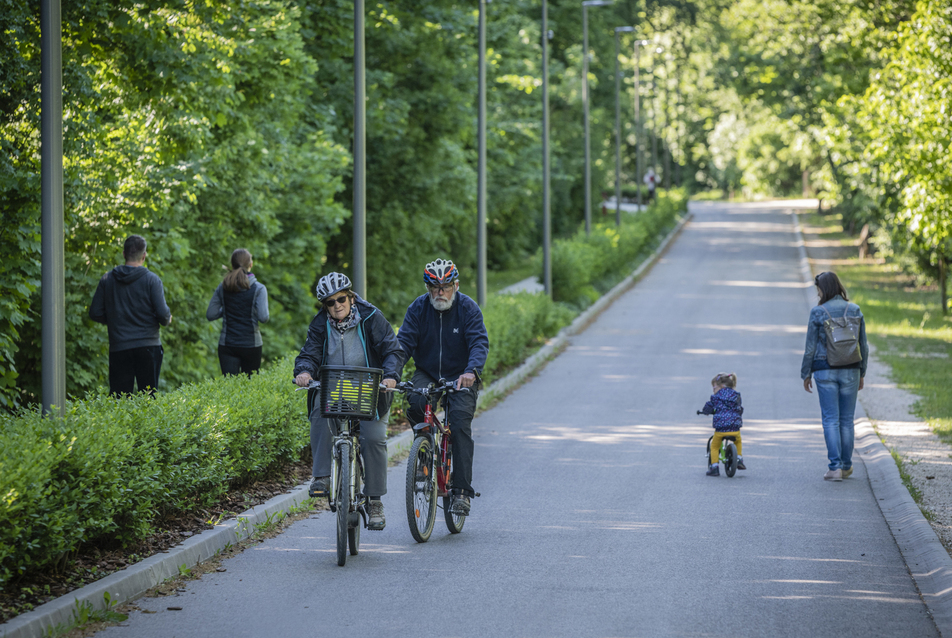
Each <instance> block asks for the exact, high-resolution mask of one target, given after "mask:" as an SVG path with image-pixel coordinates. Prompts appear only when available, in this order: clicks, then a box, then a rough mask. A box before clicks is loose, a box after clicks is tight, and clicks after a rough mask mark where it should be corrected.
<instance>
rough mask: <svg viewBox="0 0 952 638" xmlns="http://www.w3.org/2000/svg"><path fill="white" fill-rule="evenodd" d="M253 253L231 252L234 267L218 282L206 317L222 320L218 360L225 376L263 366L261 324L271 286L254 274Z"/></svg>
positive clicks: (265, 315) (248, 371) (264, 318)
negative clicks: (262, 282) (252, 271)
mask: <svg viewBox="0 0 952 638" xmlns="http://www.w3.org/2000/svg"><path fill="white" fill-rule="evenodd" d="M252 266H254V260H253V259H252V258H251V253H250V252H248V251H247V250H245V249H244V248H238V249H237V250H235V252H233V253H232V254H231V267H232V270H231V272H229V273H228V274H227V275H225V280H224V281H222V282H221V283H220V284H218V288H216V289H215V293H214V294H213V295H212V298H211V301H209V302H208V310H206V311H205V317H206V318H207V319H208V320H209V321H216V320H218V319H221V337H220V338H219V339H218V362H219V364H220V365H221V373H222V374H224V375H228V374H238V373H244V374H247V375H248V376H249V377H250V376H251V373H253V372H255V371H257V370H258V368H260V367H261V331H260V330H259V329H258V324H259V323H267V322H268V318H269V316H268V289H267V288H265V287H264V285H263V284H260V283H258V280H257V279H256V278H255V276H254V275H253V274H252V273H251V268H252Z"/></svg>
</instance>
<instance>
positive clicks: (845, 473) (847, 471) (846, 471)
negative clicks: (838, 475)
mask: <svg viewBox="0 0 952 638" xmlns="http://www.w3.org/2000/svg"><path fill="white" fill-rule="evenodd" d="M852 473H853V468H851V467H847V468H845V469H843V478H849V477H850V475H851V474H852Z"/></svg>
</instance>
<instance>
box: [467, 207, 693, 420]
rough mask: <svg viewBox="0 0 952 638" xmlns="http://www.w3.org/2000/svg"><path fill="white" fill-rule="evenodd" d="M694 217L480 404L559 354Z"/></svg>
mask: <svg viewBox="0 0 952 638" xmlns="http://www.w3.org/2000/svg"><path fill="white" fill-rule="evenodd" d="M691 217H692V213H690V212H687V213H685V215H684V217H682V218H681V220H680V221H679V222H678V224H677V226H675V227H674V228H672V229H671V232H669V233H668V234H667V235H666V236H665V238H664V240H662V242H661V244H660V245H659V246H658V247H657V248H656V249H655V251H654V252H653V253H651V255H649V256H648V257H647V258H645V260H644V261H643V262H641V264H639V266H638V267H637V268H636V269H635V270H634V272H632V273H631V274H630V275H628V276H627V277H625V278H624V279H623V280H622V281H621V282H619V283H618V284H617V285H616V286H615V287H614V288H612V289H611V290H609V291H608V292H607V293H605V294H604V295H602V296H601V297H600V298H599V299H598V301H596V302H595V303H593V304H592V305H591V306H589V307H588V308H587V309H586V310H585V311H584V312H582V314H580V315H579V316H578V317H576V318H575V320H574V321H572V323H570V324H569V325H567V326H566V327H564V328H562V330H560V331H559V333H558V334H557V335H556V336H555V337H553V338H552V339H550V340H549V341H548V343H546V345H545V346H543V347H542V348H541V349H540V350H539V351H538V352H536V353H535V354H533V355H532V356H531V357H529V358H528V359H526V360H525V361H524V362H523V364H522V365H521V366H519V367H518V368H516V369H515V370H513V371H512V372H510V373H509V374H507V375H506V376H504V377H502V378H501V379H497V380H496V381H495V382H493V383H492V384H491V385H490V386H489V387H488V388H486V390H485V392H481V393H480V395H479V399H478V404H477V405H478V406H482V405H485V404H486V403H487V402H491V401H494V400H496V399H498V398H499V397H501V396H503V395H505V394H506V393H507V392H509V391H510V390H513V389H515V388H516V387H518V386H519V385H520V384H521V383H522V382H523V381H525V379H526V377H528V376H529V375H531V374H532V373H534V372H535V371H536V370H538V369H539V368H541V367H542V366H543V365H545V364H546V362H548V361H549V359H551V358H552V357H554V356H556V355H557V354H558V353H559V352H560V351H561V350H562V348H563V347H565V345H566V343H568V340H569V337H572V336H573V335H577V334H579V333H580V332H582V331H583V330H585V328H587V327H588V326H589V324H591V323H592V322H593V321H594V320H595V318H596V317H598V315H600V314H601V313H602V311H604V310H605V309H606V308H608V306H610V305H611V304H612V303H614V301H615V300H616V299H618V298H619V297H620V296H621V295H622V294H624V293H625V292H627V291H628V289H629V288H631V287H632V286H634V285H635V283H637V282H638V280H639V279H641V278H642V277H643V276H644V275H645V274H646V273H647V272H648V270H649V269H650V268H651V267H652V266H653V265H654V264H655V262H657V261H658V258H659V257H661V255H663V254H664V252H665V251H666V250H667V249H668V246H670V245H671V242H672V241H674V238H675V237H677V236H678V233H680V232H681V229H683V228H684V226H685V224H687V223H688V222H689V221H690V220H691Z"/></svg>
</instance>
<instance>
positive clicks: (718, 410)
mask: <svg viewBox="0 0 952 638" xmlns="http://www.w3.org/2000/svg"><path fill="white" fill-rule="evenodd" d="M736 386H737V375H736V374H734V373H733V372H720V373H718V374H717V376H715V377H714V378H713V379H711V389H712V391H713V392H714V394H712V395H711V400H710V401H708V402H707V403H705V404H704V407H703V408H702V409H701V412H702V413H704V414H713V415H714V438H713V439H712V440H711V458H710V459H709V465H708V467H707V475H708V476H720V475H721V470H720V466H719V465H718V457H719V456H720V450H721V439H723V438H724V437H725V436H732V437H734V443H735V444H736V445H737V469H738V470H746V469H747V468H746V467H745V466H744V456H743V452H742V450H741V445H740V428H741V426H742V425H743V423H744V421H743V419H741V416H740V415H742V414H743V413H744V408H743V406H741V404H740V392H738V391H737V390H735V389H734V388H735V387H736Z"/></svg>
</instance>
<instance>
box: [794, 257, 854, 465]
mask: <svg viewBox="0 0 952 638" xmlns="http://www.w3.org/2000/svg"><path fill="white" fill-rule="evenodd" d="M813 283H814V284H816V289H817V294H818V295H819V297H820V303H819V305H817V306H814V307H813V309H812V310H811V311H810V319H809V322H808V323H807V342H806V347H805V349H804V353H803V362H802V363H801V364H800V378H801V379H803V389H804V390H806V391H807V392H810V393H812V392H813V390H812V381H811V378H815V379H816V392H817V395H819V397H820V415H821V417H822V419H823V438H824V439H825V440H826V453H827V456H828V457H829V460H830V464H829V470H828V471H827V473H826V474H824V475H823V478H824V479H825V480H827V481H840V480H842V479H845V478H848V477H849V476H850V474H852V473H853V436H854V435H853V416H854V413H855V411H856V395H857V394H858V393H859V391H860V390H862V389H863V378H864V377H865V376H866V365H867V363H868V362H869V347H868V345H867V344H866V323H865V320H864V319H863V313H862V311H861V310H860V307H859V306H858V305H856V304H855V303H850V301H849V298H848V297H847V296H846V288H844V287H843V284H842V283H840V279H839V277H837V276H836V273H833V272H821V273H820V274H819V275H817V276H816V278H815V279H814V280H813ZM830 336H831V337H832V339H833V343H832V344H831V343H830V341H829V337H830Z"/></svg>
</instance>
